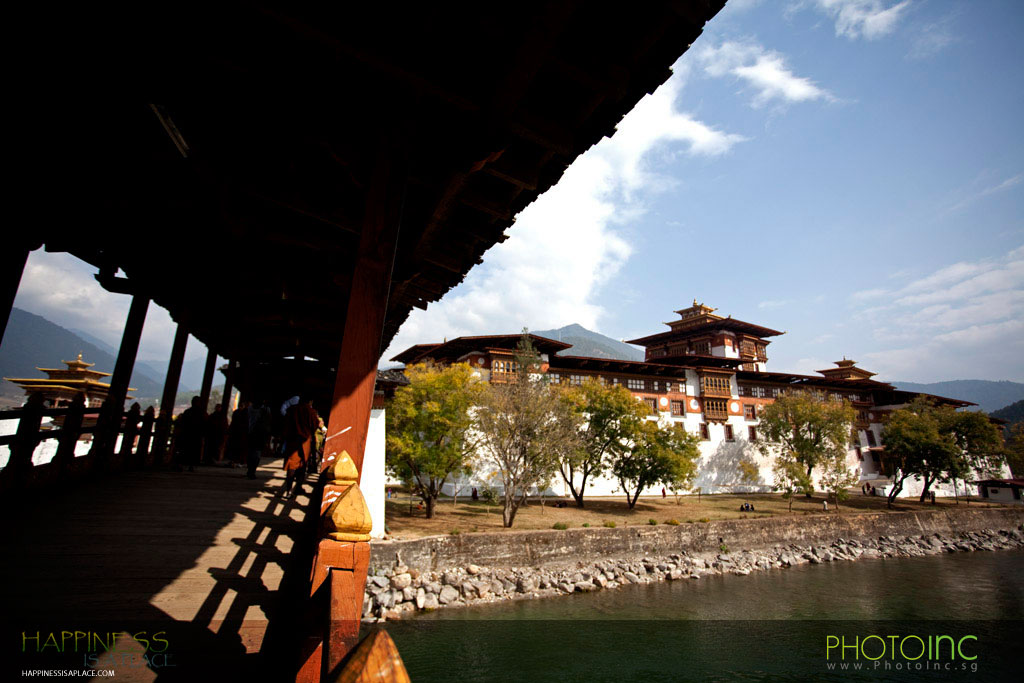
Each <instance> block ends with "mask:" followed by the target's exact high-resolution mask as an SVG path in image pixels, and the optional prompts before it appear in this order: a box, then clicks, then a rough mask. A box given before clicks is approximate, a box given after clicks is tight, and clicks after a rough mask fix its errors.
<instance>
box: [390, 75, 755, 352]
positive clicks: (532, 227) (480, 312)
mask: <svg viewBox="0 0 1024 683" xmlns="http://www.w3.org/2000/svg"><path fill="white" fill-rule="evenodd" d="M685 77H686V71H685V69H680V68H678V67H677V70H676V73H674V74H673V76H672V77H671V78H670V79H669V80H668V81H667V82H666V83H665V84H664V85H662V86H661V87H660V88H658V89H657V90H656V91H655V92H654V93H653V94H652V95H648V96H646V97H644V98H643V99H642V100H641V101H640V102H639V103H638V104H637V106H636V107H635V108H634V109H633V110H632V111H631V112H630V113H629V114H627V115H626V117H625V118H624V119H623V120H622V121H621V122H620V123H619V125H618V127H617V130H616V133H615V135H613V136H612V137H611V138H606V139H604V140H602V141H600V142H599V143H598V144H596V145H595V146H594V147H592V148H591V149H590V150H589V151H587V152H586V153H585V154H583V155H582V156H581V157H580V158H578V159H577V160H576V161H575V162H574V163H573V164H572V165H571V166H570V167H569V168H568V169H567V170H566V172H565V174H564V176H563V177H562V179H561V180H560V181H559V182H558V184H557V185H556V186H555V187H553V188H551V189H550V190H548V192H546V193H545V194H544V195H543V196H541V197H540V198H538V199H537V200H536V201H535V202H534V203H533V204H531V205H530V206H528V207H527V208H526V209H525V210H524V211H523V212H522V213H520V214H519V215H518V216H517V218H516V222H515V224H514V225H513V226H512V228H511V229H510V231H509V233H510V237H509V239H508V240H507V241H505V242H504V243H502V244H499V245H497V246H495V247H494V248H492V249H491V250H490V251H488V252H487V254H486V256H485V260H484V263H483V264H482V265H481V266H479V267H477V268H476V269H474V270H473V271H471V272H470V273H469V275H468V277H467V278H466V280H465V282H464V283H463V284H462V285H460V286H459V287H457V288H456V289H455V290H453V291H452V292H449V294H448V295H447V296H445V298H444V299H442V300H441V301H439V302H437V303H434V304H431V306H430V307H429V309H428V310H427V311H414V312H413V314H412V315H410V316H409V319H408V320H407V321H406V322H405V324H404V325H403V326H402V328H401V330H400V331H399V333H398V335H397V336H396V338H395V340H394V341H393V343H392V345H391V347H390V348H389V349H388V351H387V352H386V353H385V355H384V359H383V360H385V361H386V360H387V358H389V357H390V356H392V355H394V354H395V353H397V352H399V351H401V350H402V349H404V348H406V347H408V346H410V345H412V344H416V343H420V342H428V341H434V340H440V339H442V338H444V337H449V338H450V337H453V336H459V335H467V334H490V333H509V332H518V331H519V330H520V329H521V328H522V327H523V326H524V325H528V326H531V327H533V328H536V329H543V328H546V327H554V326H561V325H565V324H567V323H571V322H577V323H580V324H581V325H584V326H585V327H590V328H593V327H596V326H597V323H598V320H599V319H600V317H601V316H602V314H603V312H604V311H603V309H602V308H601V306H599V305H598V304H597V303H595V297H596V294H597V292H598V291H599V290H600V289H601V287H602V286H604V285H605V284H606V283H607V282H608V281H609V280H610V279H611V278H612V277H613V276H614V275H615V274H616V273H617V272H618V271H619V269H620V268H621V267H622V264H623V263H624V262H625V261H626V259H628V258H629V256H630V254H631V253H632V247H631V246H630V244H629V243H628V241H627V240H626V239H625V237H624V236H623V234H622V233H621V232H620V230H619V226H620V225H621V224H622V223H623V222H624V221H625V220H626V219H627V218H631V217H635V216H637V215H639V214H641V213H643V212H644V211H645V210H646V208H647V203H646V200H647V198H648V197H650V195H651V194H652V193H655V192H658V191H661V190H664V189H665V188H667V187H670V185H671V183H670V182H669V181H668V179H666V178H664V177H662V176H660V175H659V174H658V173H657V171H656V169H655V168H654V167H653V163H652V156H653V154H652V153H653V152H656V151H659V150H663V149H672V148H673V147H674V148H677V149H678V148H681V149H682V150H683V151H684V152H685V153H687V154H689V155H692V156H702V157H714V156H718V155H721V154H724V153H726V152H728V151H729V150H730V149H731V148H732V147H733V146H734V145H735V144H737V143H738V142H741V141H743V140H744V139H745V138H743V137H742V136H740V135H735V134H730V133H726V132H723V131H720V130H718V129H716V128H714V127H713V126H710V125H708V124H706V123H703V122H701V121H698V120H696V119H695V118H693V117H692V116H690V115H689V114H686V113H685V112H682V111H679V110H678V109H677V108H676V101H677V99H678V97H679V95H680V93H681V90H682V88H683V84H684V82H685Z"/></svg>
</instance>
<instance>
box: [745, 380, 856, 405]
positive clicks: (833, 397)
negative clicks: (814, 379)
mask: <svg viewBox="0 0 1024 683" xmlns="http://www.w3.org/2000/svg"><path fill="white" fill-rule="evenodd" d="M797 391H800V390H799V389H798V390H797ZM784 393H787V389H785V388H784V387H762V386H756V385H755V386H749V385H745V384H741V385H740V387H739V395H740V396H748V397H750V398H769V397H771V398H778V397H779V396H781V395H782V394H784ZM808 393H809V394H810V396H811V397H812V398H814V399H816V400H818V401H832V402H834V403H840V402H841V401H843V400H844V399H845V400H847V401H859V400H860V395H859V394H841V393H839V392H838V391H832V392H825V391H822V390H820V389H812V390H810V391H809V392H808Z"/></svg>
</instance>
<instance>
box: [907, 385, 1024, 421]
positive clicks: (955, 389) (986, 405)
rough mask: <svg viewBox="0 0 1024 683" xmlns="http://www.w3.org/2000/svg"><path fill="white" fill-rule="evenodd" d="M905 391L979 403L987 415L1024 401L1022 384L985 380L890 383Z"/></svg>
mask: <svg viewBox="0 0 1024 683" xmlns="http://www.w3.org/2000/svg"><path fill="white" fill-rule="evenodd" d="M890 384H894V385H896V388H897V389H902V390H903V391H920V392H924V393H926V394H935V395H937V396H946V397H947V398H959V399H961V400H963V401H971V402H972V403H977V404H978V407H979V408H980V409H981V410H983V411H985V412H986V413H991V412H992V411H993V410H999V409H1000V408H1002V407H1004V406H1009V405H1010V404H1011V403H1014V402H1016V401H1020V400H1024V384H1021V383H1020V382H1007V381H1002V382H992V381H989V380H985V379H955V380H952V381H949V382H933V383H931V384H919V383H916V382H890Z"/></svg>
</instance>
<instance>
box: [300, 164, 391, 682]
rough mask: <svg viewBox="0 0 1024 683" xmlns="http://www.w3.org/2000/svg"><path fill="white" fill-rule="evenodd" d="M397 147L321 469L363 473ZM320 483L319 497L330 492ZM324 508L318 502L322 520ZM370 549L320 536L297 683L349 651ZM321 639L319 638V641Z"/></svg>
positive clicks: (379, 174)
mask: <svg viewBox="0 0 1024 683" xmlns="http://www.w3.org/2000/svg"><path fill="white" fill-rule="evenodd" d="M405 182H406V163H405V157H404V147H403V146H401V145H397V144H394V145H389V146H388V147H387V148H386V149H382V150H381V154H380V155H379V156H378V158H377V162H376V166H375V168H374V172H373V177H372V179H371V184H370V188H369V191H368V193H367V199H366V211H365V214H364V223H363V229H362V234H361V235H360V239H359V250H358V253H357V254H356V260H355V268H354V270H353V277H352V288H351V291H350V294H349V300H348V307H347V310H346V313H345V331H344V336H343V338H342V342H341V352H340V354H339V357H338V374H337V377H336V380H335V384H334V399H333V401H332V404H331V412H330V416H329V418H328V421H327V440H326V442H325V443H324V458H323V462H322V464H321V467H322V468H323V469H328V468H330V467H333V466H334V465H335V464H336V463H337V461H338V458H339V457H340V456H341V453H342V451H347V452H348V454H349V455H350V456H351V458H352V460H353V462H354V463H355V465H356V468H357V469H358V470H359V473H360V476H361V475H362V463H363V450H364V449H365V447H366V435H367V431H368V430H369V424H370V409H371V408H372V405H373V388H374V383H375V382H376V380H377V361H378V360H379V359H380V352H381V348H380V347H381V337H382V335H383V331H384V318H385V314H386V313H387V306H388V293H389V289H390V285H391V270H392V267H393V265H394V260H395V249H396V246H397V243H398V228H399V223H400V219H401V213H402V203H403V201H404V197H405ZM337 489H338V487H337V486H333V485H330V484H328V485H326V486H324V489H323V490H324V492H325V493H329V492H337V491H336V490H337ZM328 508H329V506H328V505H326V504H323V503H322V504H321V506H320V510H321V514H323V513H324V512H325V511H326V510H327V509H328ZM369 552H370V548H369V543H366V542H354V543H346V542H341V541H334V540H331V539H327V538H324V539H322V540H321V541H320V544H319V546H318V548H317V553H316V557H315V558H314V561H313V582H312V591H311V596H312V595H313V594H315V593H317V590H318V588H320V589H321V593H320V595H321V596H323V590H322V587H326V588H328V591H327V600H326V602H327V605H326V607H327V611H328V613H327V615H326V616H327V620H326V624H324V623H323V622H322V621H321V622H320V623H319V624H316V625H315V626H316V627H317V632H316V633H314V634H312V640H313V641H314V642H315V641H318V640H319V641H321V644H320V645H318V646H314V647H307V648H305V649H304V651H303V657H304V661H303V662H302V664H301V668H300V671H299V672H298V675H297V677H296V680H299V681H319V680H321V678H324V679H327V680H332V678H331V677H332V676H333V675H336V673H337V671H338V665H339V663H340V662H341V660H342V659H343V658H344V657H345V655H346V654H347V653H348V652H349V651H350V650H351V649H352V648H353V647H354V646H355V644H356V639H357V637H358V632H359V621H360V618H361V616H362V603H363V588H364V586H365V584H366V568H367V564H368V562H369ZM321 639H322V640H321Z"/></svg>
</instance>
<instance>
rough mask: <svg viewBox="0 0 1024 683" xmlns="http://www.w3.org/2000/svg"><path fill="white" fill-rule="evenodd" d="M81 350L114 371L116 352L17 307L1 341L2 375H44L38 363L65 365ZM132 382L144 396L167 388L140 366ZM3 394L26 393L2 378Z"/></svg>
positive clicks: (101, 368)
mask: <svg viewBox="0 0 1024 683" xmlns="http://www.w3.org/2000/svg"><path fill="white" fill-rule="evenodd" d="M79 353H81V354H82V360H84V361H87V362H89V363H95V364H96V366H95V369H96V370H99V371H101V372H113V371H114V360H115V358H114V355H113V354H110V353H108V352H107V351H104V350H103V349H101V348H98V347H97V346H96V345H95V344H92V343H90V342H88V341H86V340H85V339H82V338H81V337H80V336H78V335H77V334H75V333H74V332H72V331H70V330H67V329H64V328H63V327H61V326H60V325H56V324H54V323H52V322H50V321H49V320H47V319H46V318H43V317H41V316H38V315H35V314H34V313H29V312H28V311H23V310H21V309H20V308H13V309H11V317H10V320H9V321H8V323H7V330H6V332H5V333H4V339H3V344H2V345H0V377H44V376H45V375H43V373H41V372H39V371H38V370H36V367H50V368H58V367H63V366H62V365H61V361H62V360H74V359H75V357H76V356H77V355H78V354H79ZM131 386H132V387H134V388H135V389H137V391H136V392H135V394H134V395H135V396H137V397H140V398H144V397H155V396H160V392H161V391H162V390H163V385H162V384H161V383H160V382H159V381H157V380H155V379H153V378H152V377H149V376H147V375H146V374H145V373H144V372H139V368H138V367H136V369H135V372H134V373H133V374H132V379H131ZM0 395H3V396H6V397H11V398H20V397H23V396H24V393H23V392H22V390H21V388H20V387H19V386H18V385H16V384H14V383H12V382H4V381H2V380H0Z"/></svg>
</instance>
